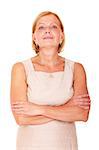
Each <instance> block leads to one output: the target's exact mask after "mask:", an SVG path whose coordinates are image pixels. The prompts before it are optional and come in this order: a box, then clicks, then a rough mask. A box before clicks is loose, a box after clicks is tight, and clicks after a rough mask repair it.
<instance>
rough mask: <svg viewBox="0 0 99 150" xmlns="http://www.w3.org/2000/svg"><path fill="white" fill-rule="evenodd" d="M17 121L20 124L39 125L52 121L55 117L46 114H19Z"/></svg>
mask: <svg viewBox="0 0 99 150" xmlns="http://www.w3.org/2000/svg"><path fill="white" fill-rule="evenodd" d="M15 120H16V123H17V124H18V125H20V126H21V125H39V124H44V123H47V122H50V121H52V120H53V119H51V118H48V117H46V116H41V115H39V116H33V117H31V116H17V117H15Z"/></svg>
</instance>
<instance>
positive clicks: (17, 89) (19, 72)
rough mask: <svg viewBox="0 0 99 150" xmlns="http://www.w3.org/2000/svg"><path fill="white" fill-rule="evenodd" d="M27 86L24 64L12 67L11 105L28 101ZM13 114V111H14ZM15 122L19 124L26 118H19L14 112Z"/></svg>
mask: <svg viewBox="0 0 99 150" xmlns="http://www.w3.org/2000/svg"><path fill="white" fill-rule="evenodd" d="M26 93H27V84H26V75H25V70H24V66H23V64H22V63H16V64H14V65H13V67H12V72H11V89H10V97H11V104H12V103H15V102H18V101H27V94H26ZM12 112H13V111H12ZM13 115H14V117H15V120H16V122H17V123H18V124H21V121H22V120H24V117H22V116H18V115H16V114H15V112H13Z"/></svg>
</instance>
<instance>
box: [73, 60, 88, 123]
mask: <svg viewBox="0 0 99 150" xmlns="http://www.w3.org/2000/svg"><path fill="white" fill-rule="evenodd" d="M82 94H88V89H87V79H86V72H85V69H84V67H83V65H82V64H79V63H75V66H74V96H77V95H82ZM81 112H82V114H83V115H82V116H83V118H84V120H85V121H87V119H88V114H89V109H82V108H81Z"/></svg>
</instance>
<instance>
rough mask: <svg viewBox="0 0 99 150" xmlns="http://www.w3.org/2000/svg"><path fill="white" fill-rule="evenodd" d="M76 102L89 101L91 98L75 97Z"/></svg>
mask: <svg viewBox="0 0 99 150" xmlns="http://www.w3.org/2000/svg"><path fill="white" fill-rule="evenodd" d="M75 101H76V102H88V103H91V100H90V99H89V98H80V99H75Z"/></svg>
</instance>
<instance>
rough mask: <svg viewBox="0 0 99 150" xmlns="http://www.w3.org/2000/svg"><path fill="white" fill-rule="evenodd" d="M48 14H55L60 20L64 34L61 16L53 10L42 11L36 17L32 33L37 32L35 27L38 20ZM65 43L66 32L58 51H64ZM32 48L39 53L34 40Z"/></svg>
mask: <svg viewBox="0 0 99 150" xmlns="http://www.w3.org/2000/svg"><path fill="white" fill-rule="evenodd" d="M47 15H53V16H55V17H56V18H57V19H58V20H59V22H60V28H61V31H62V32H63V34H64V26H63V23H62V21H61V19H60V18H59V16H58V15H57V14H56V13H54V12H51V11H44V12H41V13H40V14H39V15H38V16H37V17H36V19H35V21H34V23H33V26H32V34H33V33H34V32H35V29H36V25H37V22H38V20H39V19H40V18H42V17H43V16H47ZM64 44H65V34H64V38H63V40H62V42H61V44H59V47H58V53H60V52H61V51H63V50H62V49H63V47H64ZM32 48H33V50H35V53H36V54H37V53H39V47H38V46H37V45H36V44H35V41H34V40H32Z"/></svg>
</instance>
